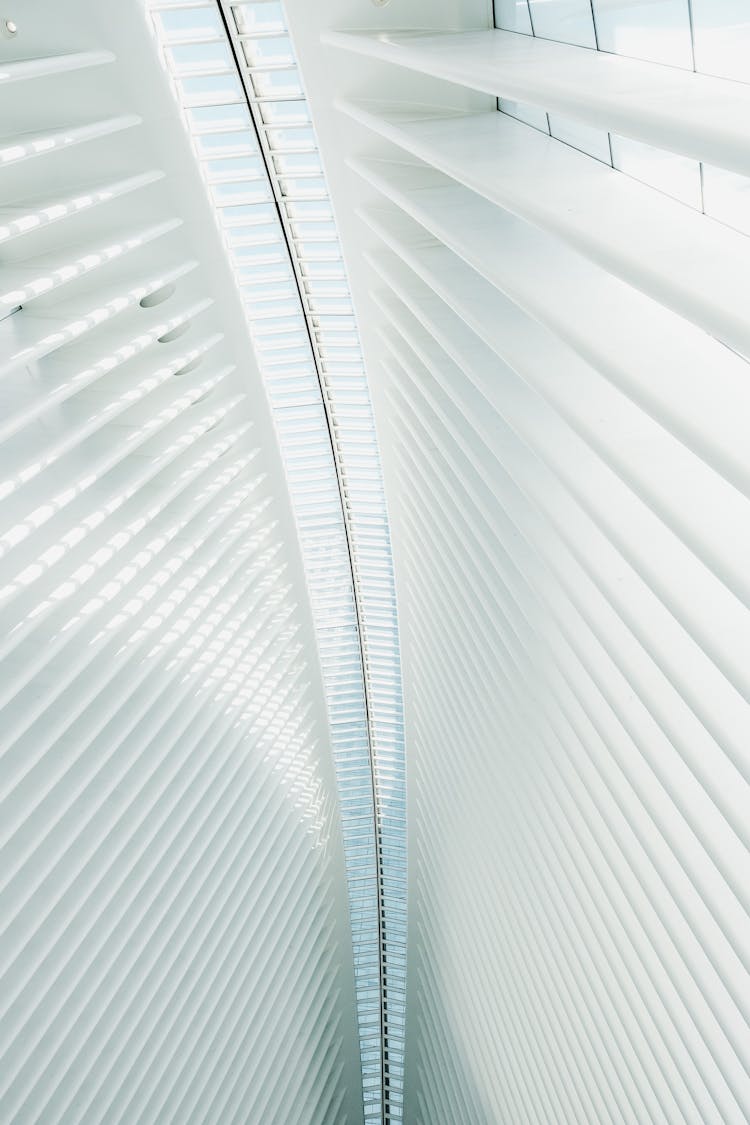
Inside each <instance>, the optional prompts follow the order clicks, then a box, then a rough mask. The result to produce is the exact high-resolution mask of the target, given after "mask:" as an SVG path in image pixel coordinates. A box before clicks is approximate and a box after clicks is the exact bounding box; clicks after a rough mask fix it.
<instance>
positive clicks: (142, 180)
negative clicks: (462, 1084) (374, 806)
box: [0, 0, 377, 1125]
mask: <svg viewBox="0 0 750 1125" xmlns="http://www.w3.org/2000/svg"><path fill="white" fill-rule="evenodd" d="M22 7H23V8H24V10H23V11H22V12H21V11H19V13H18V25H19V26H18V36H17V38H16V39H15V40H14V41H13V42H11V41H9V40H8V39H0V54H2V55H5V54H6V53H11V52H13V51H20V50H22V51H23V52H24V53H25V54H27V55H34V56H36V57H35V59H34V61H33V64H32V63H31V62H29V61H22V62H17V63H15V62H12V63H9V64H7V67H6V64H5V63H3V64H0V69H2V70H3V72H4V73H5V72H7V70H10V72H11V73H12V74H13V75H14V76H15V77H16V78H19V77H24V78H25V82H24V84H23V86H22V87H20V86H16V85H15V83H12V84H11V83H8V84H7V88H6V86H5V84H3V83H0V117H1V118H2V121H3V141H2V146H1V147H0V198H1V199H2V210H0V238H2V239H3V262H2V269H1V270H0V291H2V297H0V307H2V309H3V313H6V314H7V315H4V316H3V318H2V321H1V322H0V402H1V403H2V411H0V414H1V417H0V1120H2V1121H4V1122H5V1121H18V1122H20V1121H44V1122H45V1123H48V1125H63V1123H65V1125H74V1123H81V1122H84V1121H85V1122H103V1121H107V1122H112V1123H113V1125H114V1123H115V1122H130V1121H136V1120H137V1121H141V1122H143V1123H144V1125H145V1123H153V1125H157V1123H159V1125H161V1123H163V1122H167V1121H185V1122H186V1121H189V1120H193V1121H221V1122H229V1121H254V1122H261V1121H278V1122H295V1123H298V1122H299V1123H300V1125H348V1123H349V1122H353V1121H356V1120H357V1119H358V1118H359V1119H360V1120H361V1116H362V1095H361V1077H360V1066H359V1055H358V1051H357V1020H356V1010H355V1001H354V989H353V983H352V982H353V976H354V972H353V958H352V947H351V938H350V927H349V913H348V898H347V885H346V874H345V867H344V854H343V846H342V841H341V828H340V817H339V799H338V794H337V789H336V778H335V775H334V770H333V765H332V762H331V747H330V739H329V732H328V720H327V713H326V697H325V692H324V685H323V677H322V675H321V669H320V660H319V654H318V649H317V645H316V638H315V633H314V627H313V621H312V614H311V612H310V604H309V602H310V597H309V592H308V588H307V583H306V580H305V573H304V569H303V563H302V558H301V552H300V549H299V541H298V535H297V529H296V526H295V521H294V512H293V509H292V505H291V502H290V496H289V489H288V484H287V479H286V475H285V467H284V464H283V462H282V459H281V457H280V454H279V449H278V444H277V440H276V436H275V434H274V427H273V418H272V414H271V410H270V408H269V404H268V399H267V395H266V390H265V386H264V383H263V380H262V377H261V375H260V372H259V371H258V368H257V365H256V364H255V362H254V359H253V354H252V342H251V339H250V334H249V332H248V330H247V326H246V324H245V321H244V317H243V308H242V303H241V301H240V299H239V295H238V292H237V289H236V285H235V279H234V277H233V274H232V270H231V267H230V264H229V262H228V261H227V258H226V254H225V249H224V246H223V244H222V241H221V235H220V232H219V231H218V230H217V228H216V226H215V222H214V219H215V216H214V213H213V211H212V209H211V208H210V206H209V205H208V202H207V200H206V195H205V185H204V183H203V181H202V178H201V174H200V168H199V167H198V164H197V162H196V160H195V158H194V156H193V154H192V152H191V151H190V148H189V145H188V142H187V138H186V137H185V136H184V133H183V128H182V122H181V120H180V116H179V112H178V109H177V107H176V105H175V104H174V99H173V97H172V94H171V91H170V89H169V86H168V84H167V82H166V81H165V77H164V74H163V69H162V66H161V63H160V60H159V56H158V51H157V50H156V47H155V45H154V42H153V37H152V36H151V34H150V30H149V26H148V22H147V20H146V18H145V13H144V11H143V8H142V5H141V4H140V3H135V2H134V3H130V2H124V3H122V4H116V5H113V6H111V7H110V8H108V9H107V12H106V18H104V19H102V13H101V11H100V10H99V9H100V5H98V4H97V3H96V0H70V2H69V3H66V4H65V5H64V8H65V12H64V21H62V22H61V13H60V10H59V8H60V5H58V4H56V3H54V2H52V0H50V2H49V3H47V0H40V2H39V3H35V4H31V5H23V6H22ZM172 10H174V6H172ZM63 23H64V29H65V38H66V42H67V43H76V42H79V43H81V44H84V45H88V44H91V43H92V41H93V43H94V45H95V46H96V47H98V46H99V45H101V48H102V49H101V50H98V49H97V50H91V51H86V52H80V53H74V54H71V55H68V56H55V57H53V58H42V56H43V55H44V53H45V51H48V50H49V47H50V37H51V36H52V35H53V34H54V32H55V30H56V29H58V30H59V29H60V28H61V27H62V26H63ZM110 47H114V48H115V49H116V53H117V57H115V54H114V53H113V52H111V51H110V50H109V48H110ZM98 62H107V63H109V65H108V66H106V67H96V68H94V67H93V64H94V63H98ZM97 107H101V108H100V109H99V111H98V112H99V113H100V115H101V119H100V120H92V118H93V117H94V116H95V115H96V113H97ZM222 112H224V110H223V109H222ZM209 116H210V115H209ZM82 123H87V124H82ZM125 129H127V130H128V134H127V144H123V143H122V135H121V132H120V131H121V130H125ZM73 146H74V147H73ZM68 148H71V149H72V151H71V152H70V153H69V154H67V153H66V150H67V149H68ZM37 157H38V159H37ZM32 158H34V159H32ZM329 457H330V449H329ZM336 499H338V496H336ZM323 553H325V552H323ZM326 557H327V559H328V560H329V561H330V553H328V554H327V556H326ZM349 573H350V572H349ZM370 824H371V825H372V819H371V820H370ZM372 831H373V830H372V828H371V833H372ZM373 851H374V848H373ZM373 893H374V889H373ZM376 956H377V950H376ZM376 1008H377V1000H376Z"/></svg>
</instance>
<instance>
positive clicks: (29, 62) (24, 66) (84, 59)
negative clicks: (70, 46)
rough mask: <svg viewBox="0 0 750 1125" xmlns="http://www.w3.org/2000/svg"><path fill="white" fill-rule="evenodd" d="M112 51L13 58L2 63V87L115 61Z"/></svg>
mask: <svg viewBox="0 0 750 1125" xmlns="http://www.w3.org/2000/svg"><path fill="white" fill-rule="evenodd" d="M114 60H115V56H114V55H113V54H112V52H111V51H74V52H72V53H71V54H67V55H46V56H44V57H42V58H38V59H11V60H10V61H8V62H3V63H0V87H2V86H9V85H10V84H11V83H12V82H25V81H27V80H28V79H30V78H46V77H47V76H48V75H50V74H64V73H65V72H66V71H71V70H87V69H88V68H89V67H91V66H102V65H103V64H104V63H111V62H114Z"/></svg>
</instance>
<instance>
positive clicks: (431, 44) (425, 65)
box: [323, 30, 750, 175]
mask: <svg viewBox="0 0 750 1125" xmlns="http://www.w3.org/2000/svg"><path fill="white" fill-rule="evenodd" d="M323 42H325V43H330V44H331V45H332V46H334V47H342V48H345V49H346V50H348V51H352V52H356V53H358V54H361V55H367V56H369V57H371V58H376V59H382V60H383V61H385V62H390V63H395V64H397V65H398V66H403V67H408V68H410V69H411V70H417V71H419V72H420V73H422V74H430V75H433V76H434V77H435V78H443V79H445V80H446V81H447V82H455V83H456V84H458V85H461V86H467V87H469V88H470V89H472V90H480V91H482V92H484V93H487V94H492V95H494V96H495V97H499V98H510V99H513V100H517V101H520V102H527V103H529V104H530V105H534V106H538V107H539V108H541V109H543V110H547V111H548V112H550V113H553V112H555V113H563V114H565V115H566V116H568V117H571V118H573V119H575V120H576V121H581V122H583V123H584V124H586V125H590V126H593V127H595V128H600V129H608V130H610V131H611V132H613V133H618V134H620V135H621V136H623V137H633V138H634V139H635V140H639V141H644V142H645V143H646V144H650V145H654V146H655V147H657V148H661V149H665V150H667V151H668V152H676V153H679V154H680V155H682V156H690V157H693V158H694V159H696V160H705V161H706V162H707V163H710V164H715V165H717V166H718V167H720V168H728V169H730V170H731V171H734V172H739V173H742V174H744V175H748V174H750V86H748V85H746V84H745V83H744V82H732V81H730V80H729V79H724V78H713V77H711V76H709V75H705V74H694V73H693V72H692V71H686V70H681V69H679V68H678V67H667V66H661V65H659V64H657V63H648V62H641V61H640V60H638V59H629V58H623V57H620V56H618V55H611V54H605V53H604V52H600V51H591V50H589V49H588V48H585V47H574V46H570V45H569V44H567V43H553V42H550V41H549V40H546V39H538V38H535V37H533V36H526V35H517V34H514V33H513V32H508V31H493V30H488V31H473V32H461V33H456V34H450V33H444V34H441V35H430V34H428V33H425V32H421V33H420V32H404V33H398V32H389V33H380V34H378V33H374V32H373V33H366V32H340V31H339V32H335V31H330V32H327V33H326V34H325V35H324V36H323Z"/></svg>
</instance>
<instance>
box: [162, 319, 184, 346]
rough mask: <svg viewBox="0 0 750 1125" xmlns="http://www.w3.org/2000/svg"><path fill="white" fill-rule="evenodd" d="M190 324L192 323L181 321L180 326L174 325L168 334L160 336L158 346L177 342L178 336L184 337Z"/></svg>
mask: <svg viewBox="0 0 750 1125" xmlns="http://www.w3.org/2000/svg"><path fill="white" fill-rule="evenodd" d="M191 324H192V321H190V320H183V322H182V324H177V325H175V327H174V328H170V329H169V332H165V333H164V335H163V336H160V337H159V340H158V342H159V343H160V344H171V343H172V341H173V340H179V338H180V336H184V335H185V333H186V332H187V330H188V328H189V327H190V325H191Z"/></svg>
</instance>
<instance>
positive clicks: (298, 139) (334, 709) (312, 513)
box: [147, 0, 406, 1125]
mask: <svg viewBox="0 0 750 1125" xmlns="http://www.w3.org/2000/svg"><path fill="white" fill-rule="evenodd" d="M147 3H148V4H149V7H150V8H151V14H152V18H153V22H154V26H155V28H156V31H157V34H158V37H159V40H160V43H161V47H162V51H163V54H164V59H165V63H166V65H167V68H168V69H169V71H170V73H171V75H172V77H173V81H174V85H175V88H176V90H177V93H178V96H179V97H180V99H181V102H182V106H183V109H184V112H185V117H186V119H187V124H188V128H189V130H190V133H191V135H192V138H193V143H194V147H195V150H196V153H197V156H198V159H199V160H200V162H201V165H202V168H203V172H204V177H205V180H206V184H207V190H208V192H209V194H210V197H211V199H212V201H213V203H214V206H215V208H216V211H217V217H218V220H219V223H220V226H221V228H222V229H223V231H224V237H225V243H226V247H227V251H228V254H229V257H230V260H231V262H232V265H233V267H234V273H235V277H236V280H237V284H238V286H239V288H240V292H241V294H242V297H243V301H244V305H245V309H246V312H247V317H248V323H249V326H250V332H251V335H252V339H253V343H254V346H255V351H256V355H257V360H258V364H259V367H260V369H261V372H262V374H263V376H264V379H265V383H266V387H267V390H268V394H269V397H270V401H271V404H272V407H273V412H274V418H275V421H276V426H277V431H278V436H279V442H280V446H281V452H282V456H283V458H284V462H285V466H286V472H287V479H288V482H289V489H290V493H291V497H292V503H293V506H294V509H295V514H296V518H297V525H298V530H299V536H300V542H301V547H302V553H303V558H304V562H305V568H306V573H307V581H308V588H309V591H310V598H311V605H312V612H313V616H314V620H315V626H316V633H317V637H318V646H319V651H320V658H321V667H322V672H323V681H324V688H325V692H326V697H327V702H328V713H329V723H330V732H331V741H332V746H333V752H334V759H335V767H336V775H337V782H338V789H339V799H340V807H341V821H342V829H343V838H344V853H345V859H346V870H347V882H348V889H349V905H350V917H351V928H352V943H353V950H354V971H355V990H356V1002H357V1017H358V1023H359V1038H360V1054H361V1063H362V1083H363V1094H364V1116H365V1121H366V1122H367V1123H368V1125H374V1123H375V1122H383V1123H389V1122H400V1121H402V1119H403V1052H404V1038H403V1037H404V1017H405V971H406V847H405V841H406V800H405V768H404V745H403V702H402V694H401V670H400V652H399V640H398V624H397V619H396V603H395V589H394V581H393V564H392V557H391V548H390V535H389V527H388V518H387V512H386V506H385V496H384V490H383V480H382V473H381V467H380V458H379V453H378V447H377V440H376V436H375V428H374V421H373V414H372V405H371V402H370V396H369V389H368V384H367V378H366V373H365V369H364V363H363V359H362V353H361V349H360V344H359V336H358V332H357V325H356V320H355V317H354V310H353V306H352V300H351V294H350V291H349V285H348V280H347V277H346V270H345V268H344V263H343V255H342V252H341V246H340V243H339V240H338V233H337V230H336V224H335V220H334V216H333V211H332V207H331V202H330V198H329V195H328V188H327V184H326V180H325V177H324V174H323V170H322V166H321V161H320V155H319V152H318V146H317V140H316V137H315V132H314V129H313V127H312V124H311V119H310V111H309V108H308V105H307V101H306V99H305V95H304V87H303V84H302V79H301V76H300V73H299V70H298V68H297V64H296V59H295V55H294V50H293V47H292V44H291V40H290V38H289V35H288V31H287V25H286V17H285V14H284V10H283V6H282V5H281V4H280V3H278V2H277V0H253V2H250V3H239V4H237V3H231V2H229V0H226V2H225V0H217V2H215V3H212V2H207V3H206V4H205V5H203V6H196V5H195V4H194V2H193V3H190V2H189V0H184V2H182V3H181V2H180V0H177V2H176V3H174V4H170V5H169V6H168V7H165V6H164V4H163V3H159V2H158V0H147Z"/></svg>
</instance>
